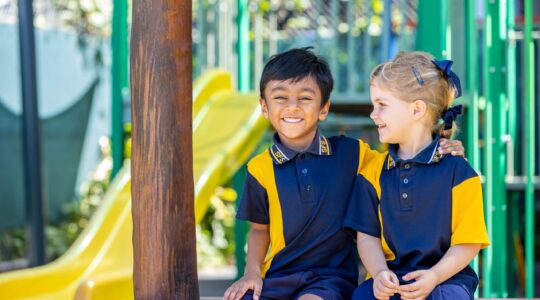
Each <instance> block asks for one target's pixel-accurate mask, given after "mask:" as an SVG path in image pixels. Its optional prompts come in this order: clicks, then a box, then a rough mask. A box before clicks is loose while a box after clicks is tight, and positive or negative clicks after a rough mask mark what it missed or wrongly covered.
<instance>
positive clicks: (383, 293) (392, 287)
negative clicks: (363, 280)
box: [373, 270, 399, 300]
mask: <svg viewBox="0 0 540 300" xmlns="http://www.w3.org/2000/svg"><path fill="white" fill-rule="evenodd" d="M398 288H399V280H398V278H397V276H396V274H394V272H392V271H390V270H382V271H379V272H378V273H377V275H375V277H374V278H373V295H374V296H375V298H377V299H379V300H387V299H390V297H392V296H394V294H395V293H397V291H398Z"/></svg>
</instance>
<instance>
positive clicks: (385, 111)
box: [370, 83, 415, 144]
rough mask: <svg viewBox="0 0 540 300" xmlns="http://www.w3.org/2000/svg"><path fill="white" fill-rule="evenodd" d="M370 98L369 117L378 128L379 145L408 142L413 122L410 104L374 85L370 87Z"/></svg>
mask: <svg viewBox="0 0 540 300" xmlns="http://www.w3.org/2000/svg"><path fill="white" fill-rule="evenodd" d="M370 96H371V103H372V104H373V111H372V112H371V114H370V117H371V119H372V120H373V122H375V124H376V125H377V127H378V131H379V140H380V141H381V143H388V144H401V143H404V142H406V141H407V140H409V139H410V138H411V137H410V135H411V129H412V126H413V124H414V122H415V120H414V119H413V115H414V109H413V107H412V104H411V103H409V102H406V101H404V100H401V99H399V98H397V97H396V96H394V95H393V94H392V93H391V92H390V91H388V90H387V89H385V88H384V87H381V86H378V85H377V84H375V83H372V84H371V85H370Z"/></svg>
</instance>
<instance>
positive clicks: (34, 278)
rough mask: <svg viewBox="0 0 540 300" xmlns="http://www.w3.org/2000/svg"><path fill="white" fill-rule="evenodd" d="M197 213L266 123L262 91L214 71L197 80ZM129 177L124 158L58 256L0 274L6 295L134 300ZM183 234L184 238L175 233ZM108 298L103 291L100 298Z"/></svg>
mask: <svg viewBox="0 0 540 300" xmlns="http://www.w3.org/2000/svg"><path fill="white" fill-rule="evenodd" d="M193 91H194V103H193V105H194V108H195V107H197V109H194V113H196V117H195V118H194V124H193V137H194V138H193V141H194V143H193V147H194V153H195V155H194V179H195V215H196V221H197V222H199V221H200V220H201V219H202V217H203V216H204V213H205V212H206V210H207V208H208V203H209V199H210V197H211V196H212V195H213V193H214V191H215V189H216V187H218V186H220V185H223V184H225V183H226V182H227V181H228V180H229V179H230V177H231V176H232V175H233V174H234V173H235V172H236V170H237V169H238V168H239V167H240V166H241V165H242V164H243V163H244V162H245V161H246V160H247V159H248V157H249V155H250V154H251V153H252V152H253V151H254V150H255V147H256V146H257V145H258V143H259V142H260V139H261V138H262V136H263V134H264V131H265V130H266V129H267V126H268V125H267V123H266V121H265V120H264V119H263V118H262V117H261V116H260V113H259V109H258V101H257V99H258V96H257V95H255V94H239V93H238V92H235V91H233V90H232V89H231V84H230V75H229V74H228V73H226V72H223V71H212V72H210V73H208V74H206V75H204V76H202V77H201V78H199V79H198V80H196V82H195V83H194V89H193ZM130 179H131V176H130V165H129V163H127V164H126V165H125V166H124V167H123V168H122V169H121V171H120V172H119V173H118V175H117V176H116V178H115V180H114V181H113V182H112V183H111V185H110V188H109V190H108V191H107V194H106V196H105V198H104V200H103V203H102V205H101V207H100V208H99V209H98V211H96V213H95V215H94V217H93V218H92V220H91V222H90V223H89V225H88V227H87V228H86V229H85V231H84V232H83V233H82V234H81V236H80V237H79V238H78V239H77V241H76V242H75V243H74V245H73V246H72V247H71V248H70V249H69V250H68V252H66V254H64V255H63V256H62V257H60V258H59V259H58V260H56V261H54V262H52V263H50V264H48V265H45V266H41V267H37V268H32V269H25V270H20V271H14V272H9V273H5V274H1V275H0V295H2V298H3V299H73V298H74V297H76V298H78V299H89V298H92V299H100V298H106V299H132V298H133V284H132V278H131V274H132V270H133V249H132V219H131V194H130V188H131V181H130ZM178 238H182V237H178ZM100 296H106V297H100Z"/></svg>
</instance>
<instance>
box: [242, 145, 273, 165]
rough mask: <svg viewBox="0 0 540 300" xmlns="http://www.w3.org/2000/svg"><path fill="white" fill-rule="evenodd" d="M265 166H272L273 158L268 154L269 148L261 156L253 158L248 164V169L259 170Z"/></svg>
mask: <svg viewBox="0 0 540 300" xmlns="http://www.w3.org/2000/svg"><path fill="white" fill-rule="evenodd" d="M265 164H272V157H271V156H270V153H269V152H268V148H266V149H264V150H263V151H261V152H260V153H259V154H257V155H255V156H254V157H252V158H251V159H250V160H249V161H248V163H247V166H248V169H250V168H257V167H261V166H263V165H265Z"/></svg>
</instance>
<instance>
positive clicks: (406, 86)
mask: <svg viewBox="0 0 540 300" xmlns="http://www.w3.org/2000/svg"><path fill="white" fill-rule="evenodd" d="M434 60H435V58H434V57H433V56H432V55H431V54H429V53H426V52H421V51H412V52H400V53H399V54H398V55H397V56H396V58H394V59H393V60H391V61H388V62H385V63H382V64H380V65H378V66H376V67H375V69H373V72H371V76H370V83H371V84H377V85H378V86H380V87H382V88H385V89H388V90H389V91H390V92H391V93H392V94H394V95H395V96H396V97H398V98H399V99H402V100H404V101H408V102H413V101H415V100H423V101H424V102H425V103H426V104H427V107H428V113H429V115H430V116H431V118H432V124H433V127H432V132H433V133H437V134H439V135H440V136H441V137H445V138H449V137H451V136H452V134H453V133H454V131H455V130H456V127H457V126H456V124H455V122H454V123H453V124H452V128H451V129H448V130H445V129H444V122H443V123H442V124H441V122H439V121H440V119H441V118H442V116H443V114H444V112H445V111H446V110H447V109H448V107H449V106H450V105H451V104H452V102H453V100H454V95H455V93H456V90H455V88H454V87H453V86H452V85H451V84H450V83H449V81H448V79H447V78H446V76H445V74H444V73H443V71H441V70H440V69H438V68H437V66H436V65H435V64H434V63H433V61H434Z"/></svg>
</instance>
